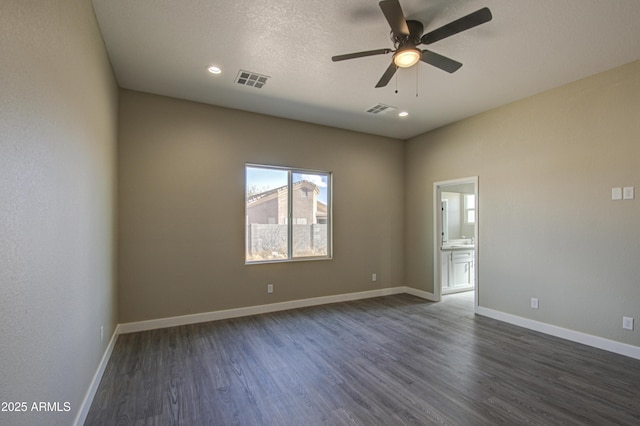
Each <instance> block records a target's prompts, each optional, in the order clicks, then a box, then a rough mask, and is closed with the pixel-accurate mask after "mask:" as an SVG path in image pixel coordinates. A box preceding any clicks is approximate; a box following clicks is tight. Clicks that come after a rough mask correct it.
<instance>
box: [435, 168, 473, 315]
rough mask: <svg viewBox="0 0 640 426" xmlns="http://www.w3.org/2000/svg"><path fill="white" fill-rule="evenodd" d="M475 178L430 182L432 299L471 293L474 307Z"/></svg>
mask: <svg viewBox="0 0 640 426" xmlns="http://www.w3.org/2000/svg"><path fill="white" fill-rule="evenodd" d="M478 195H479V194H478V177H477V176H474V177H467V178H461V179H453V180H446V181H441V182H434V184H433V197H434V200H433V201H434V203H433V206H434V212H433V213H434V214H433V218H434V236H435V238H434V247H433V250H434V259H433V260H434V268H433V270H434V286H433V287H434V296H435V298H436V300H438V301H440V300H442V296H444V295H446V294H454V293H461V292H473V299H474V305H473V306H474V308H473V309H474V312H475V311H476V308H477V306H478V285H479V279H478V270H479V268H478V257H479V256H478V249H479V246H480V244H479V238H478V237H479V235H478V217H479V214H478V213H479V210H478V207H479V205H480V204H479V197H478Z"/></svg>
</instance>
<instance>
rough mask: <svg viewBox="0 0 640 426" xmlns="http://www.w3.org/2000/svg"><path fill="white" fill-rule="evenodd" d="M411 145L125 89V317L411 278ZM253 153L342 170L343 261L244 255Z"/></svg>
mask: <svg viewBox="0 0 640 426" xmlns="http://www.w3.org/2000/svg"><path fill="white" fill-rule="evenodd" d="M403 150H404V146H403V144H402V142H400V141H398V140H394V139H388V138H382V137H376V136H371V135H365V134H360V133H354V132H348V131H343V130H338V129H333V128H328V127H322V126H317V125H311V124H306V123H301V122H295V121H289V120H284V119H279V118H274V117H268V116H264V115H258V114H252V113H247V112H240V111H236V110H230V109H225V108H219V107H213V106H207V105H204V104H197V103H194V102H188V101H181V100H176V99H171V98H165V97H160V96H154V95H149V94H143V93H138V92H132V91H126V90H123V91H121V93H120V130H119V149H118V165H119V166H118V167H119V173H118V175H119V215H118V217H119V245H118V248H119V250H118V253H119V255H118V261H119V295H120V296H119V306H120V316H119V320H120V322H123V323H126V322H132V321H139V320H147V319H156V318H164V317H170V316H176V315H185V314H193V313H199V312H209V311H216V310H222V309H230V308H237V307H246V306H254V305H261V304H267V303H275V302H282V301H288V300H297V299H304V298H310V297H318V296H325V295H334V294H343V293H351V292H359V291H366V290H374V289H379V288H386V287H394V286H398V285H402V281H403V270H402V259H403V251H402V250H403V243H402V240H403V208H404V195H403V194H404V191H403V173H404V172H403ZM246 162H250V163H257V164H270V165H282V166H291V167H300V168H308V169H315V170H325V171H330V172H333V185H334V199H333V201H334V204H333V208H334V231H333V235H334V253H333V254H334V258H333V260H323V261H305V262H294V263H280V264H262V265H245V264H244V251H245V248H244V214H245V213H244V192H245V189H244V166H245V163H246ZM372 273H377V274H378V281H377V282H371V274H372ZM267 283H273V284H274V288H275V289H274V293H273V294H271V295H268V294H267V292H266V286H267Z"/></svg>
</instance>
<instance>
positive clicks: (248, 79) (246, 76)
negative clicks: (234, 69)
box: [236, 70, 269, 89]
mask: <svg viewBox="0 0 640 426" xmlns="http://www.w3.org/2000/svg"><path fill="white" fill-rule="evenodd" d="M267 79H269V77H268V76H266V75H262V74H256V73H255V72H251V71H244V70H240V72H238V77H237V78H236V83H238V84H242V85H243V86H251V87H255V88H257V89H261V88H262V86H264V85H265V84H267Z"/></svg>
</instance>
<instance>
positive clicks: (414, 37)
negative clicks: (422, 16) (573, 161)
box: [391, 20, 424, 49]
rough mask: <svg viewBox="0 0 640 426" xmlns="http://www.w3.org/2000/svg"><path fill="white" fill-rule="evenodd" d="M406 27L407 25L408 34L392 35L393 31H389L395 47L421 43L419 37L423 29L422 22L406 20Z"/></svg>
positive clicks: (413, 45)
mask: <svg viewBox="0 0 640 426" xmlns="http://www.w3.org/2000/svg"><path fill="white" fill-rule="evenodd" d="M407 27H409V34H407V35H405V34H398V35H394V34H393V31H392V32H391V40H392V41H393V44H394V45H395V47H396V49H401V48H403V47H405V46H412V47H415V46H417V45H419V44H420V43H421V40H420V38H421V37H422V32H423V31H424V26H423V25H422V22H419V21H412V20H409V21H407Z"/></svg>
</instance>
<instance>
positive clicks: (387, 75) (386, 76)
mask: <svg viewBox="0 0 640 426" xmlns="http://www.w3.org/2000/svg"><path fill="white" fill-rule="evenodd" d="M397 69H398V67H397V66H396V64H394V63H393V62H391V65H389V68H387V70H386V71H385V72H384V74H382V77H380V80H378V84H376V87H384V86H386V85H387V84H388V83H389V81H390V80H391V77H393V75H394V74H395V73H396V70H397Z"/></svg>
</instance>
